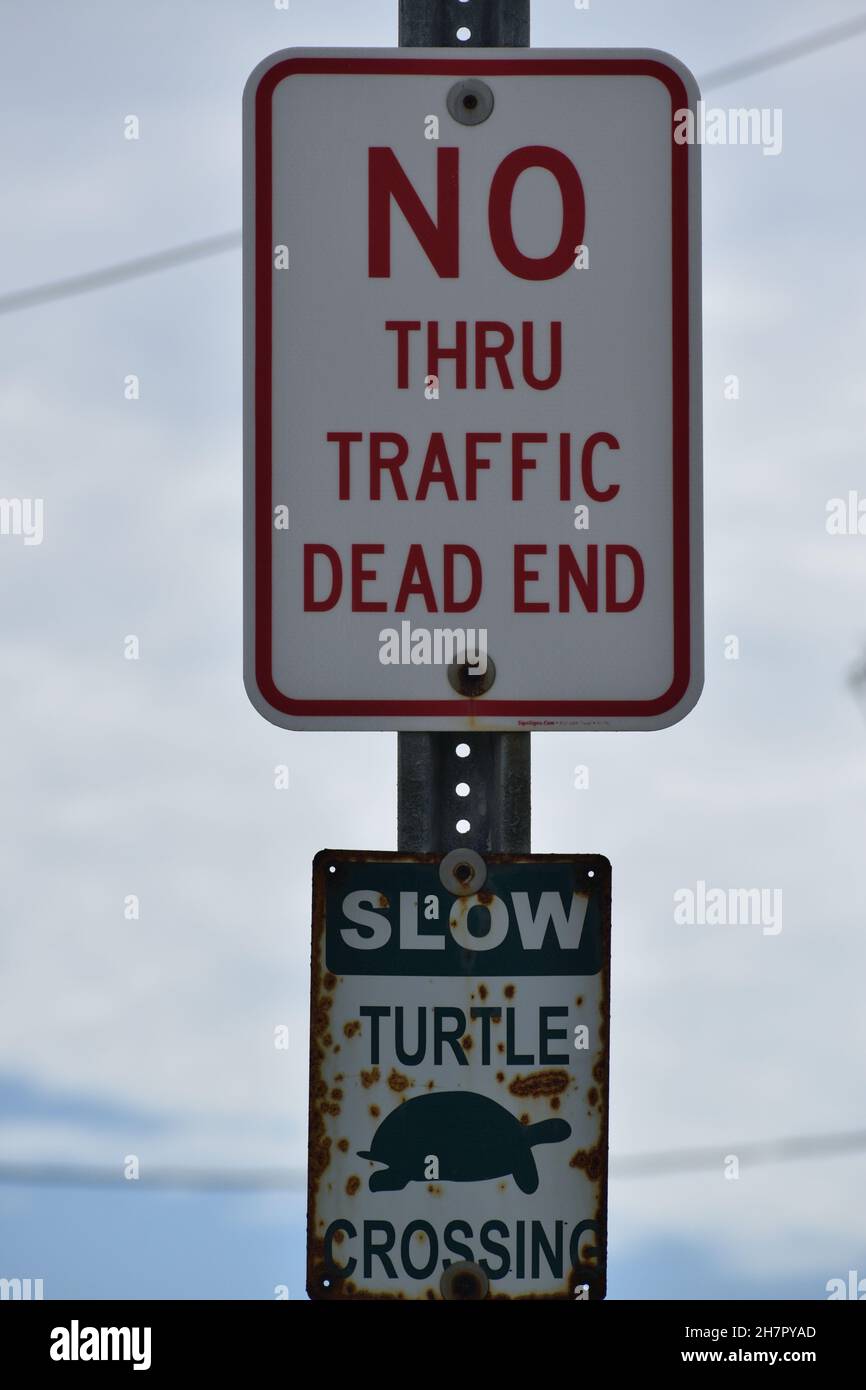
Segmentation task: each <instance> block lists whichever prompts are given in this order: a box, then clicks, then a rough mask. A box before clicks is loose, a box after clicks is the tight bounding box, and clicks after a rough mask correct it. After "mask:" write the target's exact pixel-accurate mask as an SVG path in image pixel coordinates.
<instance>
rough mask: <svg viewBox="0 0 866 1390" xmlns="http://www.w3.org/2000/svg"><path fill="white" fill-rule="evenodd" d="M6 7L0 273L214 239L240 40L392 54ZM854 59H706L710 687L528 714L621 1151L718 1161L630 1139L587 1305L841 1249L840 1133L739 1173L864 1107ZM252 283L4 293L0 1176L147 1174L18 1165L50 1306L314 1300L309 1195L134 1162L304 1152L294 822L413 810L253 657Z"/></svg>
mask: <svg viewBox="0 0 866 1390" xmlns="http://www.w3.org/2000/svg"><path fill="white" fill-rule="evenodd" d="M2 9H3V38H4V41H3V45H2V51H0V75H2V82H0V101H2V105H3V120H2V128H0V129H2V133H0V167H2V175H3V181H4V187H5V189H6V197H5V198H4V236H3V243H4V258H3V266H2V271H0V295H2V294H3V293H9V292H12V291H15V290H18V289H20V288H23V287H27V286H29V285H33V284H38V283H41V282H43V281H49V280H54V279H59V278H62V277H64V276H67V275H74V274H76V273H79V272H86V271H89V270H92V269H96V268H97V267H101V266H103V265H107V264H111V263H114V262H117V261H122V260H124V259H127V258H131V257H134V256H138V255H144V254H148V253H150V252H154V251H159V250H162V249H163V248H166V247H169V246H171V245H174V244H175V243H182V242H184V241H190V240H194V239H197V238H199V237H204V236H209V235H215V234H217V233H223V232H230V231H232V230H233V229H235V228H237V227H238V226H239V225H240V202H241V185H240V147H241V123H240V97H241V91H242V88H243V84H244V81H245V79H246V77H247V75H248V73H249V71H250V70H251V69H252V68H253V67H254V66H255V65H256V63H258V62H259V61H260V60H261V59H262V58H263V57H264V56H266V55H267V54H268V53H269V52H271V51H274V50H276V49H278V48H282V47H287V46H292V45H306V46H309V45H317V46H327V45H335V44H339V45H345V46H362V45H369V46H378V45H390V44H394V43H396V9H397V4H396V0H365V3H364V4H363V5H361V4H358V3H354V4H350V3H347V2H346V0H291V4H290V8H289V11H288V12H287V13H286V12H284V11H277V10H275V8H274V5H273V3H272V0H244V3H241V0H149V3H148V4H147V5H142V4H140V3H138V2H137V0H135V3H133V0H110V3H109V0H105V3H103V2H102V0H85V2H84V3H82V4H79V5H76V6H69V5H66V4H63V3H61V0H47V3H45V4H43V5H40V6H33V5H30V4H26V3H24V0H4V3H3V7H2ZM857 13H858V7H857V5H856V3H854V2H853V0H825V3H824V4H823V5H821V6H820V7H816V6H815V5H814V4H811V3H806V0H787V3H785V4H784V5H782V4H780V3H778V0H774V2H773V3H771V0H732V2H731V3H728V4H726V5H724V6H718V5H710V4H708V3H702V4H695V3H693V0H676V2H675V0H669V2H668V3H657V4H654V5H652V6H648V5H646V4H644V3H641V0H592V4H591V7H590V10H589V11H588V12H577V11H575V9H574V6H573V4H572V3H571V0H534V4H533V42H534V43H535V44H536V45H537V46H549V47H563V48H567V47H580V46H595V47H603V46H611V47H616V46H628V47H640V46H647V47H653V48H661V49H666V50H668V51H670V52H671V53H674V54H676V55H677V56H678V57H679V58H681V59H682V60H683V61H684V62H685V63H686V64H687V65H688V66H689V67H690V68H691V69H692V71H693V72H695V73H696V75H697V76H698V78H699V79H700V77H701V76H702V75H703V74H705V73H708V72H711V71H712V70H713V69H716V68H719V67H721V66H723V65H724V64H726V63H728V62H731V61H734V60H737V59H739V58H741V57H745V56H747V55H750V54H753V53H756V52H760V51H761V50H763V49H766V48H769V47H772V46H774V45H777V44H780V43H783V42H785V41H786V40H788V39H791V38H795V37H799V36H802V35H807V34H810V33H813V32H814V31H815V30H816V29H818V28H820V27H821V26H826V25H829V24H831V23H833V22H834V21H841V20H844V19H847V18H851V17H854V16H856V15H857ZM864 71H866V35H863V36H862V37H859V38H854V39H852V40H850V41H848V42H846V43H842V44H840V45H837V46H834V47H832V48H828V49H827V50H826V51H822V52H818V53H815V54H812V55H811V56H807V57H804V58H801V59H799V60H797V61H796V62H793V63H790V64H788V65H785V66H781V67H778V68H776V69H774V70H772V71H769V72H765V73H763V74H761V75H754V76H751V77H747V78H743V79H741V80H739V81H737V82H735V83H731V84H729V85H727V86H724V87H719V88H712V89H710V90H708V91H707V92H706V96H707V99H708V100H710V101H712V102H713V103H715V104H719V105H724V106H728V105H733V106H742V105H749V106H752V105H754V106H760V107H769V108H781V110H782V112H783V132H784V135H783V148H782V152H781V154H780V155H779V156H778V157H776V158H768V157H765V156H764V155H763V154H762V151H761V150H760V148H756V147H742V146H741V147H733V148H724V147H721V148H708V149H706V150H705V152H704V166H703V189H704V210H703V214H704V353H705V377H704V402H705V424H706V431H705V446H706V447H705V470H706V474H705V476H706V519H707V520H706V562H707V563H706V601H707V682H706V688H705V693H704V695H703V698H702V700H701V702H700V704H699V705H698V707H697V709H696V710H695V712H694V713H693V714H692V715H690V716H689V718H688V719H687V720H686V721H685V722H684V723H683V724H681V725H680V726H678V727H676V728H674V729H671V730H667V731H665V732H661V733H654V734H614V735H594V736H592V735H590V736H587V735H570V734H559V735H547V736H539V735H536V736H534V738H533V758H534V775H533V797H534V831H533V848H534V849H535V850H537V851H556V850H559V851H574V850H595V851H601V852H603V853H605V854H606V855H607V856H608V857H609V858H610V859H611V861H612V863H613V868H614V887H615V897H614V910H615V916H614V953H613V954H614V959H613V972H614V973H613V998H614V1011H613V1023H612V1092H611V1147H612V1155H613V1157H614V1159H615V1158H616V1157H617V1156H625V1155H631V1154H638V1153H642V1152H651V1151H656V1150H663V1149H664V1150H666V1149H670V1148H680V1147H684V1148H691V1147H695V1146H709V1147H711V1148H713V1149H716V1150H717V1152H718V1155H719V1161H718V1163H717V1164H715V1166H711V1167H710V1168H708V1169H707V1171H705V1172H702V1173H696V1174H692V1175H685V1176H684V1175H677V1176H673V1177H663V1176H660V1177H652V1178H649V1177H646V1178H637V1177H631V1176H626V1175H625V1173H624V1172H623V1173H622V1175H621V1176H620V1177H617V1176H616V1172H615V1170H614V1177H613V1180H612V1184H611V1191H610V1203H611V1205H610V1240H611V1249H610V1262H611V1268H610V1276H611V1289H610V1292H611V1296H613V1297H617V1296H619V1297H628V1296H642V1297H672V1296H676V1295H689V1296H695V1295H698V1296H703V1297H736V1296H744V1297H755V1298H764V1297H802V1298H821V1297H823V1296H824V1289H825V1285H826V1282H827V1280H828V1279H831V1278H834V1277H845V1276H846V1275H847V1271H848V1270H849V1269H856V1270H859V1272H860V1274H861V1276H864V1275H866V1213H864V1201H863V1197H862V1192H863V1174H864V1164H866V1156H864V1155H863V1154H859V1155H852V1156H849V1157H824V1158H821V1159H810V1160H797V1161H790V1162H787V1163H782V1164H774V1165H767V1166H751V1165H750V1164H749V1162H748V1161H747V1159H745V1158H744V1159H743V1160H742V1163H741V1171H740V1178H739V1180H738V1181H735V1182H732V1181H727V1180H726V1179H725V1177H724V1173H723V1158H724V1156H725V1155H728V1154H737V1152H738V1145H739V1146H743V1145H746V1144H748V1143H754V1142H756V1141H759V1140H770V1139H775V1138H779V1137H784V1136H790V1135H801V1134H828V1133H835V1132H839V1131H846V1130H857V1129H862V1128H864V1127H866V1126H864V1093H866V1015H864V1009H863V1005H862V996H863V986H862V980H863V973H864V969H866V940H864V925H866V875H864V871H863V864H864V850H863V844H864V828H866V705H862V706H861V705H860V704H858V701H857V698H856V696H855V693H854V692H853V691H852V689H851V688H850V686H849V684H848V681H847V677H848V673H849V671H850V669H851V667H852V665H853V664H855V663H856V662H857V661H858V659H861V658H862V656H863V653H864V648H866V612H864V602H863V593H864V582H866V537H858V536H835V535H829V534H828V532H827V529H826V525H825V519H826V508H827V503H828V500H829V499H832V498H835V497H847V494H848V492H849V491H850V490H852V489H854V490H856V489H858V488H859V489H861V490H862V491H863V493H864V495H866V469H864V425H863V419H864V405H866V385H864V382H866V376H864V371H863V343H864V328H866V312H864V308H866V293H864V291H866V263H864V260H863V256H862V227H863V214H864V211H866V208H864V201H866V200H864V193H863V184H862V178H861V176H860V171H861V166H862V140H861V132H862V111H861V104H860V100H859V92H860V90H861V89H862V81H863V75H864ZM131 113H132V114H136V115H137V116H138V117H139V119H140V123H141V138H140V139H139V140H138V141H137V142H133V141H128V140H125V139H124V138H123V122H124V118H125V117H126V116H127V115H129V114H131ZM240 313H241V303H240V256H239V254H238V253H237V252H235V251H230V252H227V253H226V254H224V255H222V256H219V257H216V258H213V259H210V260H205V261H202V262H200V263H197V264H195V265H190V266H186V267H181V268H177V269H173V270H169V271H166V272H165V273H162V274H159V275H155V276H152V277H149V278H147V279H141V280H138V281H135V282H132V283H129V284H123V285H120V286H116V287H114V288H109V289H104V290H101V291H99V292H97V293H91V294H88V295H86V296H84V297H80V298H74V299H69V300H66V301H63V302H58V303H51V304H46V305H43V306H40V307H35V308H31V309H28V310H26V311H22V312H18V313H14V314H8V315H7V316H5V317H2V318H0V352H2V370H0V416H2V434H0V440H2V452H0V478H2V483H0V491H2V494H3V496H5V497H7V498H12V497H41V498H44V502H45V536H44V541H43V543H42V544H41V545H38V546H25V545H24V544H23V543H22V540H21V538H20V537H15V536H0V572H2V575H3V592H4V642H3V694H2V702H3V703H2V708H3V719H2V726H0V727H2V734H0V739H2V766H3V785H4V796H3V799H2V807H0V815H2V833H0V856H2V860H0V862H2V901H3V912H2V930H0V1166H2V1165H4V1164H5V1165H7V1167H8V1165H11V1164H15V1165H31V1164H47V1163H52V1162H80V1163H82V1164H87V1165H95V1166H99V1167H116V1168H117V1170H118V1172H120V1167H121V1164H122V1162H123V1158H124V1155H127V1154H136V1155H137V1156H138V1157H139V1160H140V1163H141V1172H142V1181H141V1182H140V1183H139V1184H130V1183H126V1182H123V1181H122V1180H121V1179H120V1178H119V1179H118V1185H117V1190H111V1189H108V1190H81V1189H49V1188H38V1187H36V1186H33V1185H30V1186H27V1185H23V1186H22V1185H20V1184H9V1185H0V1256H2V1258H0V1265H2V1267H0V1275H2V1276H5V1277H12V1276H19V1277H25V1276H31V1277H43V1278H44V1280H45V1292H46V1296H48V1297H51V1296H54V1297H62V1296H74V1295H85V1296H87V1295H89V1296H95V1297H101V1296H107V1295H113V1296H115V1297H139V1296H144V1295H156V1296H160V1295H162V1296H170V1297H184V1296H187V1297H189V1296H197V1297H207V1296H224V1297H248V1298H259V1297H263V1298H267V1297H270V1296H272V1293H273V1287H274V1285H275V1284H277V1283H282V1284H287V1285H288V1286H289V1287H290V1289H291V1291H292V1295H293V1296H294V1297H303V1292H302V1290H303V1280H302V1261H303V1245H302V1241H303V1236H302V1223H303V1197H302V1194H301V1193H300V1192H297V1193H288V1194H283V1195H267V1196H261V1195H249V1194H244V1195H237V1196H230V1197H227V1196H215V1195H209V1194H197V1195H179V1194H162V1193H158V1192H153V1191H152V1190H150V1191H149V1190H148V1189H147V1183H146V1174H147V1169H148V1166H149V1165H150V1166H152V1167H154V1168H156V1167H164V1166H166V1165H173V1166H180V1165H189V1166H195V1167H199V1168H218V1169H234V1168H244V1169H248V1168H258V1167H261V1168H276V1167H281V1168H284V1169H286V1170H287V1171H297V1170H300V1169H302V1167H303V1163H304V1156H305V1141H306V1109H305V1107H306V1078H305V1068H306V1035H307V1028H308V1019H307V1007H306V995H307V990H308V978H307V964H306V963H307V959H308V933H309V897H310V888H309V880H310V865H311V861H312V857H313V855H314V853H315V852H316V851H317V850H319V849H321V848H322V847H324V846H326V845H330V846H345V847H351V848H367V849H390V848H393V847H394V844H395V786H394V783H395V750H396V739H395V736H394V735H393V734H387V733H382V734H376V735H360V734H343V735H320V734H287V733H284V732H282V731H280V730H277V729H275V728H272V727H270V726H269V725H268V724H266V723H265V722H264V721H263V720H262V719H261V718H260V716H259V715H258V714H257V713H256V712H255V711H254V710H253V709H252V707H251V706H250V705H249V703H248V701H247V698H246V695H245V693H244V690H243V685H242V682H241V582H240V576H241V556H240V500H241V372H240V368H241V357H240V344H241V334H240ZM130 373H135V374H136V375H138V377H139V378H140V382H141V395H140V399H139V400H137V401H128V400H126V399H125V398H124V378H125V377H126V376H127V375H128V374H130ZM730 374H736V375H737V376H738V377H739V379H740V398H739V399H738V400H735V401H731V400H726V399H725V396H724V383H725V378H726V377H727V376H728V375H730ZM130 635H135V636H137V637H138V639H139V642H140V660H138V661H137V662H133V661H127V660H125V659H124V641H125V639H126V638H127V637H128V636H130ZM732 635H733V636H736V637H737V638H738V639H739V650H740V655H739V659H738V660H736V661H732V660H728V659H726V657H725V642H726V639H727V638H728V637H730V636H732ZM278 764H286V765H288V767H289V769H290V787H289V789H288V790H287V791H277V790H275V788H274V768H275V766H276V765H278ZM577 764H586V765H588V766H589V769H590V789H589V790H581V791H577V790H575V788H574V785H573V783H574V768H575V765H577ZM699 880H704V881H705V882H707V883H708V884H710V885H712V886H720V887H724V888H728V887H743V888H748V887H764V888H768V889H780V890H781V891H782V894H783V927H782V930H781V932H780V933H779V934H777V935H765V934H763V933H762V932H761V930H760V928H749V927H736V928H731V927H729V928H722V927H712V926H702V927H701V926H691V927H689V926H681V925H678V924H677V923H676V922H675V921H674V914H673V895H674V893H675V892H676V890H677V889H679V888H683V887H689V886H692V887H694V885H695V884H696V883H697V882H698V881H699ZM131 894H135V895H137V896H138V898H139V900H140V918H139V920H137V921H134V920H133V921H130V920H127V919H126V918H125V916H124V901H125V899H126V898H127V897H128V895H131ZM282 1023H284V1024H286V1025H288V1027H289V1030H290V1036H291V1039H292V1046H291V1048H290V1049H289V1051H288V1052H282V1051H276V1050H275V1049H274V1046H273V1031H274V1027H275V1026H276V1025H278V1024H282Z"/></svg>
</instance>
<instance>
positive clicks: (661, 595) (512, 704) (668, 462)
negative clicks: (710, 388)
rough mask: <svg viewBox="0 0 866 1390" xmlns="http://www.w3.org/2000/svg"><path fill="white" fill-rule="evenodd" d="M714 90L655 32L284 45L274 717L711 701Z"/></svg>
mask: <svg viewBox="0 0 866 1390" xmlns="http://www.w3.org/2000/svg"><path fill="white" fill-rule="evenodd" d="M697 97H698V91H697V87H696V85H695V83H694V80H693V78H692V77H691V75H690V74H689V73H688V71H687V70H686V69H685V68H683V67H682V65H681V64H680V63H679V62H677V61H676V60H675V59H672V58H669V57H668V56H666V55H664V54H660V53H656V52H652V51H633V50H622V51H616V50H608V51H599V52H593V51H581V52H569V51H559V50H556V51H550V50H533V51H532V52H531V53H530V52H527V51H520V52H518V51H507V52H506V51H502V50H498V51H496V53H495V55H493V56H487V55H486V53H482V52H481V51H479V50H473V51H462V52H455V51H453V50H450V49H447V50H443V49H432V50H431V49H417V50H416V49H413V50H412V51H411V55H410V54H409V53H407V52H400V53H397V54H395V52H394V51H393V50H363V51H354V50H336V51H324V50H315V51H310V50H290V51H287V52H283V53H278V54H275V55H274V56H272V57H270V58H268V59H267V60H266V61H265V62H264V63H263V64H261V65H260V66H259V67H258V68H257V69H256V70H255V72H254V73H253V75H252V77H251V78H250V80H249V83H248V85H247V90H246V94H245V195H244V196H245V272H244V274H245V306H246V326H245V365H246V430H245V453H246V523H245V528H246V582H245V590H246V598H245V610H246V618H245V623H246V661H245V669H246V684H247V689H248V691H249V694H250V698H251V699H252V701H253V704H254V705H255V706H256V707H257V709H259V710H260V712H261V713H262V714H264V715H265V716H266V717H267V718H268V719H270V720H272V721H273V722H275V723H277V724H281V725H284V726H287V727H289V728H310V729H333V728H359V729H364V728H367V729H411V728H420V729H428V730H433V729H440V730H442V729H454V730H459V729H466V728H475V729H479V728H482V729H492V730H497V729H499V730H509V729H511V730H513V729H524V730H531V729H541V730H543V729H582V728H591V729H642V728H658V727H662V726H665V725H668V724H671V723H674V722H676V721H677V720H678V719H681V718H682V717H683V716H684V715H685V714H686V713H687V712H688V711H689V709H690V708H691V707H692V706H693V705H694V703H695V701H696V700H697V698H698V695H699V693H700V689H701V684H702V680H703V655H702V643H703V639H702V623H703V616H702V614H703V610H702V587H701V586H702V581H701V526H702V523H701V481H700V439H701V434H700V428H701V426H700V361H699V345H700V317H699V304H700V262H699V196H700V189H699V147H698V146H697V145H696V144H694V143H692V144H689V143H686V142H685V141H684V140H683V138H682V137H683V132H684V130H685V129H686V122H685V119H684V116H683V114H682V113H685V112H686V111H690V110H694V109H695V103H696V101H697ZM678 113H680V114H679V115H678Z"/></svg>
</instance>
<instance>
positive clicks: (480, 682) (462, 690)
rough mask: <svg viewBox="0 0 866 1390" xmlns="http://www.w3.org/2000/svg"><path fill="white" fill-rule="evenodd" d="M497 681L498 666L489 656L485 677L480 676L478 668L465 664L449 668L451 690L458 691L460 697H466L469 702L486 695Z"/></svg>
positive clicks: (457, 664) (456, 664)
mask: <svg viewBox="0 0 866 1390" xmlns="http://www.w3.org/2000/svg"><path fill="white" fill-rule="evenodd" d="M495 680H496V665H495V663H494V662H493V661H491V659H490V657H489V656H488V658H487V670H486V671H485V672H484V674H483V675H480V674H478V668H477V667H475V666H469V665H468V664H467V663H465V662H461V663H455V664H454V665H452V666H449V667H448V684H449V685H450V686H451V689H452V690H456V691H457V694H458V695H465V696H466V698H467V699H468V700H473V699H476V698H477V697H478V696H479V695H485V694H486V693H487V691H488V690H489V689H490V687H491V685H492V684H493V682H494V681H495Z"/></svg>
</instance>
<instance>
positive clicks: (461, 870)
mask: <svg viewBox="0 0 866 1390" xmlns="http://www.w3.org/2000/svg"><path fill="white" fill-rule="evenodd" d="M439 878H440V880H441V882H442V884H443V885H444V886H445V887H446V888H447V889H448V891H449V893H453V894H454V895H455V897H458V898H468V897H470V896H471V895H472V894H473V893H477V892H478V890H479V889H480V888H483V887H484V883H485V880H486V878H487V865H486V864H485V862H484V860H483V859H482V858H481V855H480V854H476V852H475V850H474V849H452V850H449V852H448V853H447V854H446V855H443V857H442V862H441V863H440V865H439Z"/></svg>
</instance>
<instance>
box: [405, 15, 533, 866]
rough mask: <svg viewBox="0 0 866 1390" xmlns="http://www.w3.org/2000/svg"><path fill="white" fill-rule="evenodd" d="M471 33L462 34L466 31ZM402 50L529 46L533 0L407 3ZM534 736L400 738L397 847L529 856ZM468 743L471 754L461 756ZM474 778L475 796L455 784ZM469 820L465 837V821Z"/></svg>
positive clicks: (414, 850) (472, 789)
mask: <svg viewBox="0 0 866 1390" xmlns="http://www.w3.org/2000/svg"><path fill="white" fill-rule="evenodd" d="M462 28H465V29H468V30H469V31H470V37H469V38H468V39H466V41H465V42H464V41H463V40H461V39H459V38H458V37H457V31H458V30H459V29H462ZM400 46H401V48H528V47H529V0H466V3H461V0H400ZM530 739H531V735H530V734H488V733H483V734H482V733H479V734H476V733H465V734H459V733H453V734H451V733H447V734H438V733H437V734H432V733H431V734H425V733H417V734H416V733H410V734H398V735H397V848H398V849H401V850H407V851H409V852H410V853H416V854H417V853H423V852H424V851H432V852H434V853H439V852H442V853H445V852H447V851H448V850H450V849H455V848H457V847H458V846H462V847H465V848H468V849H474V850H477V851H478V852H479V853H484V852H485V851H486V852H491V853H493V852H497V851H499V852H501V853H505V854H514V853H529V850H530V839H531V804H530V769H531V757H530ZM464 744H465V745H467V746H468V748H469V755H468V757H465V758H461V757H459V756H458V755H457V751H456V750H457V747H458V746H459V745H464ZM461 783H466V784H467V785H468V786H469V788H470V791H469V795H468V796H466V797H460V796H458V795H457V792H456V790H455V788H456V787H457V786H458V785H460V784H461ZM459 820H467V821H468V822H469V824H470V827H471V828H470V830H469V831H468V832H467V833H466V834H461V833H460V832H459V831H458V830H457V822H458V821H459Z"/></svg>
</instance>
